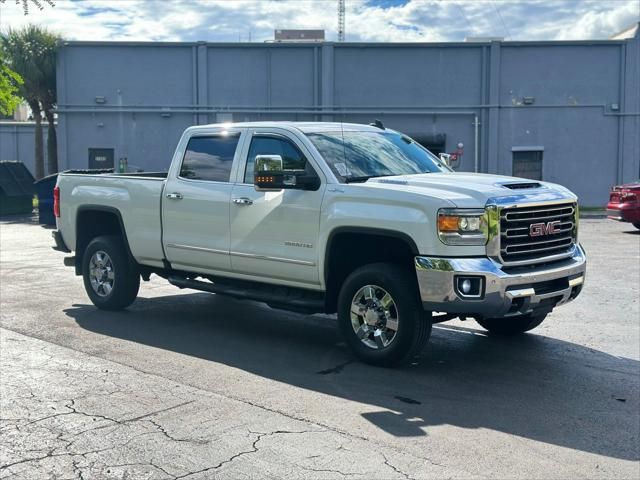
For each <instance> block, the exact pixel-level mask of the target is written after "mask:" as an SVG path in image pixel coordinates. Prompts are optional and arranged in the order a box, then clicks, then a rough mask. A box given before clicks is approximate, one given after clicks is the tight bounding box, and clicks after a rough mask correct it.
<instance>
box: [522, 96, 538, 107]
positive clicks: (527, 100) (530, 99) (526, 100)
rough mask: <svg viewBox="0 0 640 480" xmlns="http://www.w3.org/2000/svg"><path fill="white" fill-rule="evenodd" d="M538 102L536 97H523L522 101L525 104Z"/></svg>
mask: <svg viewBox="0 0 640 480" xmlns="http://www.w3.org/2000/svg"><path fill="white" fill-rule="evenodd" d="M535 102H536V97H522V103H523V104H524V105H533V104H534V103H535Z"/></svg>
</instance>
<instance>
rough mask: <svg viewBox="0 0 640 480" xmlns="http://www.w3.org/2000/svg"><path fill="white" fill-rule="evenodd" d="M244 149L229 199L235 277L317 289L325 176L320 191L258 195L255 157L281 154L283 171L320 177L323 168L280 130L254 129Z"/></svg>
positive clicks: (301, 145) (302, 147)
mask: <svg viewBox="0 0 640 480" xmlns="http://www.w3.org/2000/svg"><path fill="white" fill-rule="evenodd" d="M247 135H249V132H247ZM245 150H246V153H245V154H244V155H243V161H242V162H241V164H240V168H239V169H238V172H237V175H238V182H237V183H236V185H234V187H233V192H232V195H231V197H232V198H231V212H230V221H231V266H232V268H233V271H234V273H239V274H247V275H252V276H259V277H263V278H264V280H265V281H269V280H285V281H290V282H295V283H306V284H309V285H310V286H311V285H318V284H319V276H318V251H319V249H318V234H319V228H320V207H321V204H322V196H323V194H324V188H325V182H324V179H323V176H322V175H320V179H321V184H320V187H319V188H318V189H317V190H291V189H284V190H280V191H274V192H258V191H256V190H255V188H254V185H253V167H254V161H255V157H256V155H280V156H282V159H283V163H284V168H285V169H286V168H298V169H299V168H305V169H307V170H308V171H309V172H313V173H315V174H316V175H318V173H317V172H319V169H317V168H314V165H313V161H311V160H310V159H311V156H310V154H309V152H308V151H307V150H306V148H305V147H304V145H303V144H302V143H301V142H300V141H299V140H297V139H295V138H293V137H292V136H288V135H286V134H284V133H283V132H282V131H278V129H263V128H259V129H254V130H253V131H252V132H251V139H250V140H249V139H248V141H247V142H245Z"/></svg>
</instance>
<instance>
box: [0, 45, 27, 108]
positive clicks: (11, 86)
mask: <svg viewBox="0 0 640 480" xmlns="http://www.w3.org/2000/svg"><path fill="white" fill-rule="evenodd" d="M23 83H24V82H23V81H22V77H21V76H20V75H18V74H17V73H16V72H14V71H13V70H11V69H10V68H9V66H8V65H7V62H6V58H5V54H4V50H3V49H2V48H0V114H2V115H11V114H12V113H13V111H14V110H15V108H16V107H17V106H18V104H19V103H20V97H18V95H17V93H18V87H20V85H22V84H23Z"/></svg>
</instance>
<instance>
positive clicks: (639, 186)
mask: <svg viewBox="0 0 640 480" xmlns="http://www.w3.org/2000/svg"><path fill="white" fill-rule="evenodd" d="M612 190H614V191H615V190H633V191H636V190H640V180H638V181H637V182H631V183H625V184H624V185H616V186H615V187H613V188H612Z"/></svg>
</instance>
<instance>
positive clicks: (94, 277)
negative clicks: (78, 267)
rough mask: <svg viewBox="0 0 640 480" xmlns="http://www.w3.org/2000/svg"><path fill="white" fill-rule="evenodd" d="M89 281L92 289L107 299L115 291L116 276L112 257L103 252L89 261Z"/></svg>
mask: <svg viewBox="0 0 640 480" xmlns="http://www.w3.org/2000/svg"><path fill="white" fill-rule="evenodd" d="M89 281H90V282H91V288H93V291H94V292H96V294H98V295H99V296H101V297H107V296H109V294H110V293H111V290H113V284H114V282H115V275H114V270H113V262H112V261H111V257H110V256H109V255H108V254H107V253H106V252H103V251H102V250H98V251H97V252H96V253H94V254H93V256H92V257H91V260H90V261H89Z"/></svg>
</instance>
